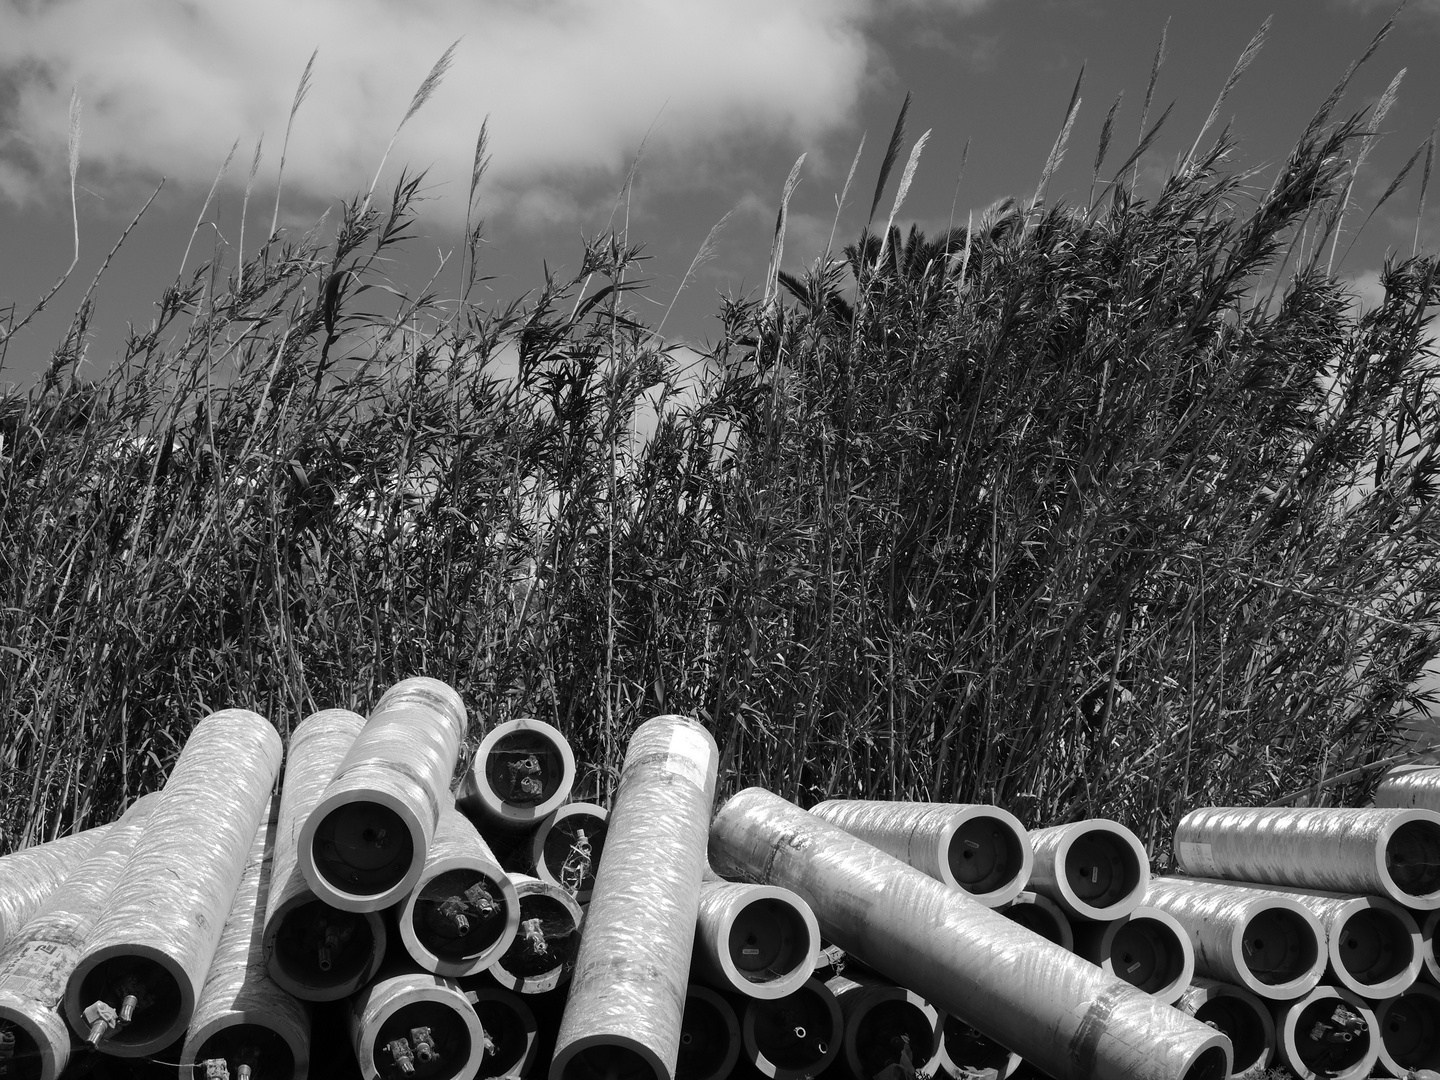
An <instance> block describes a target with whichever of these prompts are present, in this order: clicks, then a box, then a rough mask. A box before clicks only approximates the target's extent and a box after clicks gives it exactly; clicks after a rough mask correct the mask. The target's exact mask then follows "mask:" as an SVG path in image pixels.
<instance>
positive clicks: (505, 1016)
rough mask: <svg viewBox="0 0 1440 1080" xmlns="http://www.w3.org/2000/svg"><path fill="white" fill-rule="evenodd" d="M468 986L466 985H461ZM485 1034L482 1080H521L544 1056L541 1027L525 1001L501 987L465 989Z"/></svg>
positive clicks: (479, 1079) (480, 1078)
mask: <svg viewBox="0 0 1440 1080" xmlns="http://www.w3.org/2000/svg"><path fill="white" fill-rule="evenodd" d="M460 985H461V987H466V986H467V984H466V982H464V981H462V982H461V983H460ZM465 996H466V997H468V998H470V999H471V1005H473V1006H474V1009H475V1015H476V1016H478V1017H479V1018H480V1026H481V1028H483V1029H484V1031H485V1056H484V1058H482V1059H481V1061H480V1072H479V1073H478V1074H477V1077H478V1080H521V1078H522V1077H524V1076H528V1075H529V1074H530V1071H531V1070H532V1069H533V1068H534V1067H535V1059H536V1058H537V1057H538V1056H539V1054H540V1041H539V1025H538V1023H537V1022H536V1020H535V1013H534V1012H533V1011H531V1009H530V1006H529V1005H527V1004H526V1003H525V999H524V998H522V997H521V996H520V995H519V994H517V993H515V992H514V991H512V990H505V989H503V988H501V987H498V986H476V987H469V988H467V989H466V990H465Z"/></svg>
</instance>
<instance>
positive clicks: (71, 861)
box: [0, 825, 110, 948]
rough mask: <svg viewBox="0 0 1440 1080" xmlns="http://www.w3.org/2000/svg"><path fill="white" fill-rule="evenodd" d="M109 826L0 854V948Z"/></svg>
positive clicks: (78, 863) (85, 855)
mask: <svg viewBox="0 0 1440 1080" xmlns="http://www.w3.org/2000/svg"><path fill="white" fill-rule="evenodd" d="M109 828H110V826H109V825H98V826H96V827H95V828H93V829H86V830H85V831H84V832H78V833H75V834H74V835H72V836H62V837H59V838H58V839H55V840H51V841H49V842H48V843H44V844H36V845H35V846H34V847H28V848H21V849H20V850H19V851H12V852H11V853H10V854H9V855H0V948H4V947H5V943H6V942H7V941H9V940H10V939H11V938H13V937H14V936H15V935H16V934H17V933H18V932H19V930H20V928H21V927H22V926H24V925H25V921H26V920H27V919H29V918H30V916H31V915H33V914H34V913H35V912H36V911H37V910H38V909H39V907H40V905H41V904H43V903H44V902H45V898H46V897H47V896H49V895H50V894H51V893H53V892H54V891H55V890H56V889H58V888H59V887H60V886H61V885H62V884H63V883H64V881H65V878H66V877H67V876H68V875H69V874H70V872H71V871H72V870H74V869H75V868H76V867H77V866H79V865H80V864H81V863H82V862H84V861H85V859H86V858H87V857H88V856H89V855H90V853H91V852H92V851H94V850H95V845H96V844H98V843H99V842H100V840H101V838H102V837H103V836H104V835H105V833H106V831H107V830H108V829H109Z"/></svg>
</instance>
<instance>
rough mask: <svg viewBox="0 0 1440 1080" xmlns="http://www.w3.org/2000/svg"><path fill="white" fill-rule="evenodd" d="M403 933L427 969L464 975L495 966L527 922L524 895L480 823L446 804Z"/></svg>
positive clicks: (408, 901) (403, 913)
mask: <svg viewBox="0 0 1440 1080" xmlns="http://www.w3.org/2000/svg"><path fill="white" fill-rule="evenodd" d="M398 921H399V924H400V937H401V939H402V940H403V941H404V942H405V948H406V949H407V950H409V953H410V955H411V957H412V958H413V959H414V960H415V962H416V963H417V964H419V965H420V966H421V967H422V968H424V969H425V970H426V971H433V972H434V973H435V974H437V975H448V976H449V977H451V978H457V977H459V976H461V975H473V974H474V973H475V972H477V971H483V970H484V969H485V968H487V967H489V966H490V965H491V964H493V963H494V962H495V961H496V960H498V959H499V958H500V957H501V956H502V955H504V953H505V950H506V949H508V948H510V944H511V942H513V941H514V940H515V933H516V931H517V929H518V928H519V926H520V898H519V896H518V895H517V894H516V892H515V886H514V885H513V884H512V883H511V881H510V875H509V874H507V873H505V871H504V870H502V869H501V868H500V864H499V863H498V862H496V861H495V855H494V853H493V852H491V850H490V847H489V845H488V844H486V843H485V841H484V840H483V839H481V837H480V833H479V832H477V831H476V829H475V826H474V825H472V824H470V821H469V819H468V818H466V817H465V815H464V814H462V813H460V811H459V810H456V809H455V807H453V806H442V807H441V808H440V820H439V823H438V824H437V825H436V828H435V837H434V839H433V840H431V842H430V850H429V852H428V853H427V854H426V856H425V868H424V870H422V871H421V873H420V880H419V881H417V882H416V884H415V889H414V891H413V892H411V893H410V895H409V896H408V897H406V898H405V902H404V903H403V904H402V905H401V907H400V910H399V915H398Z"/></svg>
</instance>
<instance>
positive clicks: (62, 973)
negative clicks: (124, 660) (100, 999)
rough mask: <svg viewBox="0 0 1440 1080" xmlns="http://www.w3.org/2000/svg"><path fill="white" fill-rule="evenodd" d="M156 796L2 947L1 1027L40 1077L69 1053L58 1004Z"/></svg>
mask: <svg viewBox="0 0 1440 1080" xmlns="http://www.w3.org/2000/svg"><path fill="white" fill-rule="evenodd" d="M159 800H160V794H159V792H152V793H151V794H149V795H142V796H141V797H140V798H139V799H137V800H136V801H135V802H134V804H133V805H131V807H130V808H129V809H128V810H126V811H125V813H124V814H123V815H122V816H121V818H120V820H119V821H118V822H116V823H115V824H114V825H112V826H108V827H107V828H106V830H105V832H104V835H103V836H102V837H101V838H99V841H98V842H97V843H95V844H94V846H93V847H91V849H90V854H89V855H88V856H86V858H85V860H84V861H83V862H81V863H79V864H78V865H77V866H76V867H75V872H74V873H73V874H71V875H70V876H69V877H68V878H67V879H66V884H65V886H64V888H61V889H55V890H53V891H51V892H50V894H49V895H48V896H47V897H46V898H45V900H44V902H43V903H41V904H40V906H39V907H38V908H37V909H36V910H35V911H34V912H33V914H32V915H31V917H30V918H29V919H28V920H27V921H26V923H25V929H24V932H23V933H21V934H16V935H14V936H13V937H12V938H11V940H10V941H9V942H8V943H7V944H5V945H4V946H3V947H0V1029H3V1028H4V1026H5V1025H6V1024H9V1025H11V1028H12V1030H13V1032H14V1035H15V1045H14V1047H13V1048H12V1049H13V1052H14V1054H15V1056H16V1057H18V1058H20V1059H22V1060H24V1059H25V1058H29V1059H30V1060H31V1061H32V1062H35V1063H37V1064H36V1066H35V1067H33V1068H32V1069H31V1070H30V1075H31V1076H33V1077H34V1078H35V1080H55V1078H56V1077H57V1076H59V1075H60V1074H61V1073H62V1072H64V1071H65V1066H66V1064H68V1062H69V1060H70V1047H71V1042H72V1036H71V1034H70V1028H69V1027H68V1026H67V1025H66V1023H65V1018H64V1017H63V1016H62V1015H61V1014H60V1013H59V1011H57V1010H56V1008H55V1005H56V1003H57V1002H58V1001H60V1000H61V999H62V998H63V997H64V996H65V982H66V980H67V979H68V978H69V976H70V972H71V970H72V969H73V968H74V966H75V963H76V961H77V960H78V959H79V957H80V950H81V948H82V947H83V945H84V943H85V938H86V936H87V934H88V933H89V931H90V927H91V926H92V925H94V922H95V920H96V919H97V918H98V917H99V915H100V912H101V909H102V908H103V907H104V905H105V902H106V901H107V900H108V899H109V897H110V890H111V889H113V888H114V886H115V882H116V881H117V880H118V879H119V877H120V871H121V869H122V868H123V867H124V865H125V860H126V859H128V858H129V857H130V851H131V849H133V848H134V846H135V842H136V840H138V839H139V838H140V833H141V831H142V830H143V829H144V827H145V820H146V819H147V818H148V817H149V816H150V812H151V811H152V810H153V809H154V808H155V805H156V803H158V802H159ZM0 869H3V867H0Z"/></svg>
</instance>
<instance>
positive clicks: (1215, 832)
mask: <svg viewBox="0 0 1440 1080" xmlns="http://www.w3.org/2000/svg"><path fill="white" fill-rule="evenodd" d="M1175 861H1176V863H1177V864H1178V866H1179V867H1180V869H1181V870H1183V871H1184V872H1185V873H1186V874H1188V875H1190V876H1192V877H1211V878H1228V879H1231V880H1234V881H1253V882H1255V883H1257V884H1261V885H1280V886H1282V887H1286V888H1298V889H1320V890H1325V891H1329V892H1341V893H1356V894H1366V893H1373V894H1375V895H1377V896H1385V897H1389V898H1390V899H1391V900H1394V901H1395V902H1396V903H1397V904H1402V905H1404V906H1405V907H1409V908H1418V909H1422V910H1426V911H1430V910H1434V909H1436V908H1440V814H1437V813H1435V812H1434V811H1431V810H1403V809H1392V808H1381V807H1363V808H1342V807H1334V808H1323V809H1322V808H1303V807H1288V806H1287V807H1256V808H1252V807H1226V806H1212V807H1205V808H1202V809H1199V810H1192V811H1190V812H1189V813H1188V814H1186V815H1185V816H1184V817H1183V818H1181V819H1180V823H1179V824H1178V825H1177V826H1176V827H1175Z"/></svg>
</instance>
